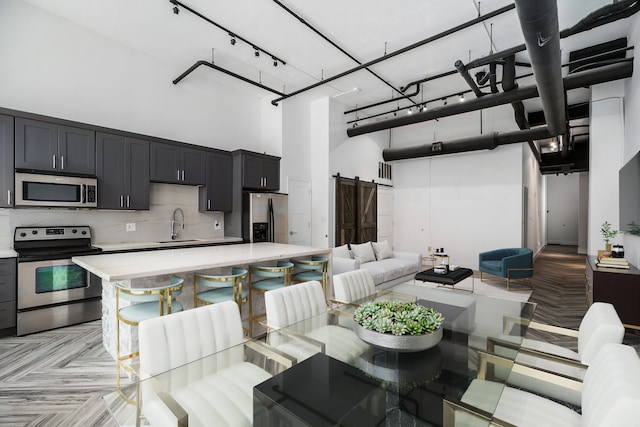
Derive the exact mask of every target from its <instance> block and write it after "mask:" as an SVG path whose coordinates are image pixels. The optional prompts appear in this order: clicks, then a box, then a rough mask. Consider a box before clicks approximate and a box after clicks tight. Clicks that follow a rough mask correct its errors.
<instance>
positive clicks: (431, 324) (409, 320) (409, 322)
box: [353, 301, 444, 335]
mask: <svg viewBox="0 0 640 427" xmlns="http://www.w3.org/2000/svg"><path fill="white" fill-rule="evenodd" d="M353 318H354V320H355V321H356V322H358V324H360V325H362V327H364V328H365V329H370V330H372V331H377V332H381V333H387V332H390V333H392V334H393V335H420V334H429V333H431V332H433V331H435V330H436V329H438V328H440V327H441V326H442V322H443V321H444V317H443V316H442V314H441V313H439V312H437V311H435V310H434V309H433V308H429V307H425V306H422V305H420V304H416V303H415V302H406V301H374V302H370V303H367V304H364V305H362V306H360V307H358V308H357V309H356V311H355V313H354V315H353Z"/></svg>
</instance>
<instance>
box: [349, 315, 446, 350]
mask: <svg viewBox="0 0 640 427" xmlns="http://www.w3.org/2000/svg"><path fill="white" fill-rule="evenodd" d="M353 323H354V326H353V328H354V332H355V333H356V335H357V336H358V337H359V338H360V339H361V340H362V341H364V342H366V343H368V344H371V345H372V346H374V347H377V348H381V349H384V350H393V351H398V352H401V353H410V352H416V351H423V350H426V349H428V348H431V347H434V346H436V345H438V343H439V342H440V340H441V339H442V327H440V328H438V329H436V330H435V331H433V332H432V333H430V334H421V335H393V334H391V333H380V332H376V331H372V330H370V329H366V328H365V327H363V326H362V325H360V324H359V323H358V322H353Z"/></svg>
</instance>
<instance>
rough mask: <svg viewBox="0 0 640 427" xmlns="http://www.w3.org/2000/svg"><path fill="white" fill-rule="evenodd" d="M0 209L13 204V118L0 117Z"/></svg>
mask: <svg viewBox="0 0 640 427" xmlns="http://www.w3.org/2000/svg"><path fill="white" fill-rule="evenodd" d="M0 150H1V151H0V152H1V153H2V159H0V165H1V166H0V167H2V170H0V208H12V207H13V204H14V192H13V191H14V190H13V187H14V180H15V178H14V177H15V174H14V155H13V117H12V116H3V115H0Z"/></svg>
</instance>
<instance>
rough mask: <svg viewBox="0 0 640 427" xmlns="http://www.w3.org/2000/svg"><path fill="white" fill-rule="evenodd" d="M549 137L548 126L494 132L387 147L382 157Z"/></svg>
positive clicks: (482, 147)
mask: <svg viewBox="0 0 640 427" xmlns="http://www.w3.org/2000/svg"><path fill="white" fill-rule="evenodd" d="M549 137H550V135H549V130H548V129H547V127H546V126H544V127H539V128H535V129H527V130H522V131H515V132H505V133H498V132H492V133H486V134H483V135H479V136H473V137H470V138H461V139H455V140H451V141H438V142H433V143H428V144H420V145H414V146H412V147H403V148H386V149H384V150H383V151H382V158H383V159H384V160H385V161H386V162H388V161H393V160H405V159H415V158H419V157H431V156H438V155H442V154H453V153H464V152H468V151H479V150H493V149H494V148H496V147H498V146H500V145H506V144H514V143H518V142H525V141H529V140H532V139H543V138H549Z"/></svg>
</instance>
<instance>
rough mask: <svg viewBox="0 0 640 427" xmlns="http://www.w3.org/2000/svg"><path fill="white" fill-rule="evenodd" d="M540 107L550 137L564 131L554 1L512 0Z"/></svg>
mask: <svg viewBox="0 0 640 427" xmlns="http://www.w3.org/2000/svg"><path fill="white" fill-rule="evenodd" d="M515 3H516V11H517V12H518V18H519V19H520V27H522V33H523V35H524V42H525V45H526V46H527V53H528V54H529V57H530V58H531V66H532V68H533V76H534V77H535V79H536V84H537V86H538V92H539V93H540V101H542V110H543V111H544V116H545V118H546V119H547V126H548V127H549V132H550V133H551V135H552V136H556V135H564V134H565V133H567V115H566V104H565V94H564V87H563V85H562V68H561V66H562V62H561V58H560V28H559V26H558V4H557V0H537V1H535V2H532V1H529V0H515Z"/></svg>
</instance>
